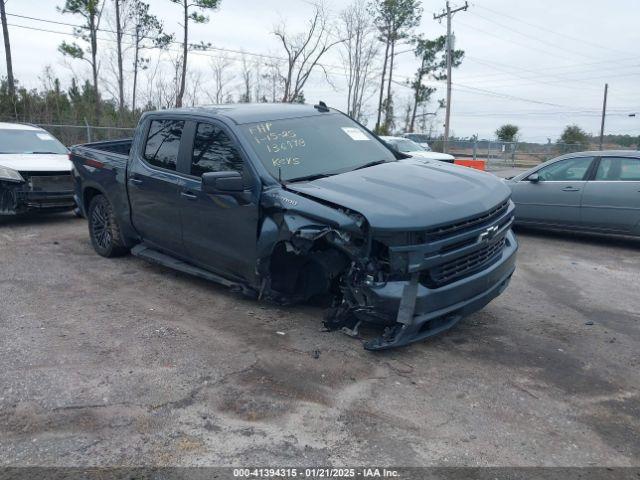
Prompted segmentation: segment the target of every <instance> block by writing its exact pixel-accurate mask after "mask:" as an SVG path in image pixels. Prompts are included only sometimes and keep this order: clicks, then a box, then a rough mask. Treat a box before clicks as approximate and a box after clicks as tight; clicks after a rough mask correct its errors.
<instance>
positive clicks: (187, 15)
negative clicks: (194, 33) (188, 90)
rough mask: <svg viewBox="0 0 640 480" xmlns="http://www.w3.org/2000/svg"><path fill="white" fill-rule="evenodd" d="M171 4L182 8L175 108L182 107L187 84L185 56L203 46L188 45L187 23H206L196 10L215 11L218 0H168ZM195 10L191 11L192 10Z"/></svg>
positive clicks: (205, 19) (205, 18)
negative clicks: (180, 57)
mask: <svg viewBox="0 0 640 480" xmlns="http://www.w3.org/2000/svg"><path fill="white" fill-rule="evenodd" d="M170 1H171V2H173V3H177V4H179V5H180V6H181V7H182V31H183V40H182V61H181V66H182V71H181V73H180V89H179V90H178V94H177V96H176V107H181V106H182V97H183V96H184V90H185V86H186V82H187V54H188V52H189V49H193V48H202V47H205V46H204V45H201V46H197V45H192V44H189V22H193V23H207V22H208V21H209V18H208V17H206V16H205V15H202V14H201V13H198V10H215V9H216V8H218V6H219V5H220V0H170ZM194 8H195V9H196V10H193V9H194Z"/></svg>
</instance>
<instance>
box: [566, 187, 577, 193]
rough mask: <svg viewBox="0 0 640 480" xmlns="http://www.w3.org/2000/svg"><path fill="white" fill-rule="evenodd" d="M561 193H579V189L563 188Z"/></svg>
mask: <svg viewBox="0 0 640 480" xmlns="http://www.w3.org/2000/svg"><path fill="white" fill-rule="evenodd" d="M562 191H563V192H579V191H580V189H579V188H576V187H564V188H563V189H562Z"/></svg>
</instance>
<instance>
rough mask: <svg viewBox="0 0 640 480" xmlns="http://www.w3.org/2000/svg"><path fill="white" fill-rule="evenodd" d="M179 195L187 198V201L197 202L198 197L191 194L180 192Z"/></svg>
mask: <svg viewBox="0 0 640 480" xmlns="http://www.w3.org/2000/svg"><path fill="white" fill-rule="evenodd" d="M180 195H182V196H183V197H184V198H187V199H189V200H197V199H198V196H197V195H196V194H195V193H192V192H180Z"/></svg>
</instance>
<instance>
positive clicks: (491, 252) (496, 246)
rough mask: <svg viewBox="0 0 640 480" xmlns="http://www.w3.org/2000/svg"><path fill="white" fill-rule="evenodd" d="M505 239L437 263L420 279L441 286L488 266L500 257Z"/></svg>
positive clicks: (430, 284) (428, 283)
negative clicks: (442, 262)
mask: <svg viewBox="0 0 640 480" xmlns="http://www.w3.org/2000/svg"><path fill="white" fill-rule="evenodd" d="M505 245H506V239H505V238H501V239H500V240H498V241H496V242H494V243H492V244H490V245H487V246H484V247H482V248H480V249H479V250H476V251H474V252H472V253H469V254H467V255H464V256H462V257H458V258H456V259H454V260H451V261H450V262H447V263H444V264H442V265H438V266H436V267H434V268H432V269H430V270H428V271H427V272H425V273H424V274H423V275H422V277H423V278H422V281H423V283H424V284H426V285H427V286H429V287H442V286H444V285H446V284H448V283H451V282H453V281H455V280H458V279H460V278H463V277H467V276H469V275H473V274H474V273H476V272H479V271H480V270H483V269H485V268H487V267H489V266H490V265H491V264H492V263H494V262H495V261H497V260H498V259H499V258H500V254H501V253H502V250H503V249H504V247H505Z"/></svg>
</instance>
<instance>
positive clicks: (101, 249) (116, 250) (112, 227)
mask: <svg viewBox="0 0 640 480" xmlns="http://www.w3.org/2000/svg"><path fill="white" fill-rule="evenodd" d="M87 220H88V223H89V237H90V238H91V245H93V249H94V250H95V251H96V252H97V253H98V255H102V256H103V257H107V258H111V257H120V256H122V255H125V254H126V253H127V252H128V251H129V249H128V248H127V247H126V246H125V244H124V241H123V239H122V234H121V232H120V227H119V226H118V223H117V222H116V219H115V216H114V214H113V207H112V206H111V203H109V200H107V197H105V196H104V195H96V196H95V197H93V198H92V199H91V203H90V204H89V213H88V216H87Z"/></svg>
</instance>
